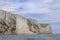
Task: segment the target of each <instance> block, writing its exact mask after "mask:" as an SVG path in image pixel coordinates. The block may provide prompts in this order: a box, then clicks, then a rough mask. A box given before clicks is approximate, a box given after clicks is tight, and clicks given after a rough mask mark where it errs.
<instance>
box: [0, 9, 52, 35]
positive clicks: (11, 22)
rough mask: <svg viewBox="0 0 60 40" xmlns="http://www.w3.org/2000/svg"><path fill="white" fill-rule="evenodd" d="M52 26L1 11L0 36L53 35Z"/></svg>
mask: <svg viewBox="0 0 60 40" xmlns="http://www.w3.org/2000/svg"><path fill="white" fill-rule="evenodd" d="M51 33H52V30H51V26H50V25H49V24H48V25H47V24H41V23H40V24H39V23H38V22H37V21H36V20H34V19H27V18H25V17H22V16H20V15H17V14H12V13H11V12H7V11H4V10H0V34H51Z"/></svg>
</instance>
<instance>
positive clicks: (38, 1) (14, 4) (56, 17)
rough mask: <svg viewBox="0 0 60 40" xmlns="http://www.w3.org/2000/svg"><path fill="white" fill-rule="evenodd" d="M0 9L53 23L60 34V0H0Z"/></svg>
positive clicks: (56, 31) (41, 21)
mask: <svg viewBox="0 0 60 40" xmlns="http://www.w3.org/2000/svg"><path fill="white" fill-rule="evenodd" d="M0 9H1V10H6V11H9V12H12V13H14V14H18V15H22V16H24V17H26V18H33V19H36V20H37V21H38V22H39V23H48V24H51V27H52V31H53V33H55V34H60V0H0Z"/></svg>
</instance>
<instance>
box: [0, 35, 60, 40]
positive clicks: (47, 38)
mask: <svg viewBox="0 0 60 40" xmlns="http://www.w3.org/2000/svg"><path fill="white" fill-rule="evenodd" d="M0 40H60V34H31V35H30V34H16V35H0Z"/></svg>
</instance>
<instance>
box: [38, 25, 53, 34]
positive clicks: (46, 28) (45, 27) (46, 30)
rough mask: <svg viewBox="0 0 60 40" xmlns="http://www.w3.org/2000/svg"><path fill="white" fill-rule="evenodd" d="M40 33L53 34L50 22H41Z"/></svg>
mask: <svg viewBox="0 0 60 40" xmlns="http://www.w3.org/2000/svg"><path fill="white" fill-rule="evenodd" d="M39 27H40V34H52V29H51V25H49V24H39Z"/></svg>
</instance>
